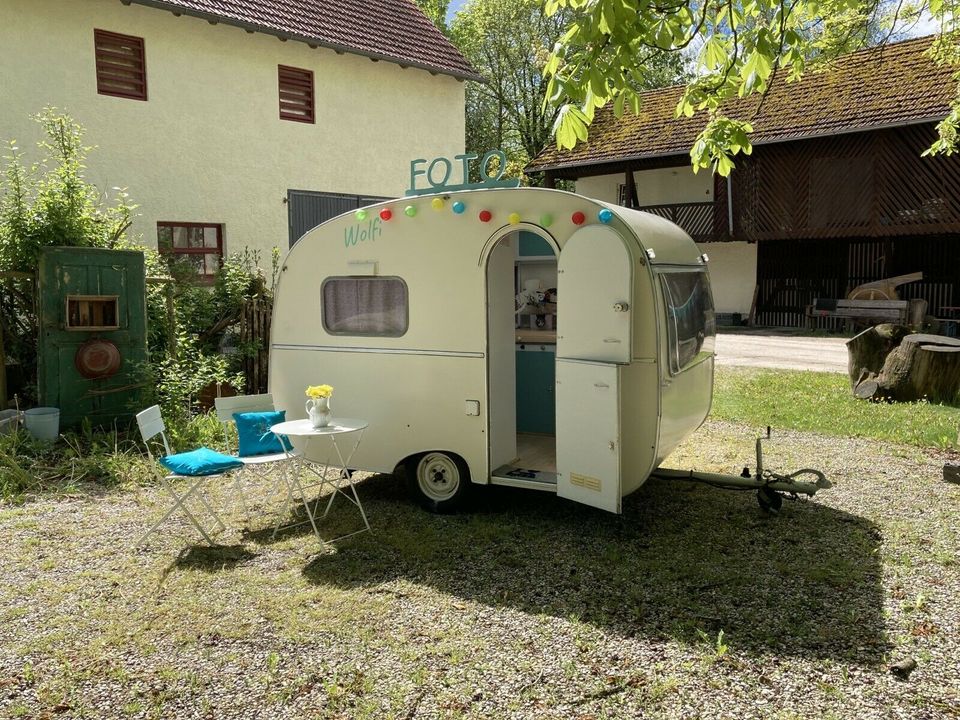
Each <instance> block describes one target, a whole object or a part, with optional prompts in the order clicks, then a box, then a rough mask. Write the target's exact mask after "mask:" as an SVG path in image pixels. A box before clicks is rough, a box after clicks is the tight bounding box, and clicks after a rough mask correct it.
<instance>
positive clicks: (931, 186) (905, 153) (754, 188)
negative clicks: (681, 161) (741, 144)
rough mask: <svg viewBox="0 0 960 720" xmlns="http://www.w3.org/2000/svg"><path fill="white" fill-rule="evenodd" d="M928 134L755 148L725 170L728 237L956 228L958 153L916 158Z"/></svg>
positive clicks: (914, 130)
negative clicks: (730, 219) (729, 200)
mask: <svg viewBox="0 0 960 720" xmlns="http://www.w3.org/2000/svg"><path fill="white" fill-rule="evenodd" d="M934 137H935V130H934V127H933V125H926V124H925V125H912V126H907V127H900V128H895V129H891V130H879V131H874V132H865V133H853V134H847V135H837V136H832V137H826V138H817V139H812V140H803V141H797V142H785V143H775V144H772V145H762V146H759V147H757V148H755V150H754V153H753V155H752V156H749V157H744V158H742V159H738V160H737V165H738V167H737V170H735V171H734V173H733V175H732V181H733V206H734V210H735V212H734V237H735V239H737V240H751V241H752V240H759V241H762V240H786V239H798V240H799V239H816V238H871V237H876V238H879V237H896V236H916V235H926V234H929V235H942V234H946V233H960V155H954V156H951V157H935V158H931V157H927V158H924V157H921V154H922V152H923V151H924V150H925V149H926V148H927V147H929V146H930V143H931V142H933V139H934ZM717 199H718V200H720V198H719V196H718V198H717Z"/></svg>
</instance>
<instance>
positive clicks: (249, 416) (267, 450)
mask: <svg viewBox="0 0 960 720" xmlns="http://www.w3.org/2000/svg"><path fill="white" fill-rule="evenodd" d="M286 419H287V412H286V410H270V411H268V412H246V413H234V414H233V421H234V422H235V423H237V438H238V440H239V441H240V442H239V444H240V452H239V453H238V454H239V455H240V457H250V456H251V455H269V454H272V453H282V452H283V451H284V450H289V449H290V441H289V440H287V438H286V437H284V438H283V443H282V444H281V442H280V438H279V437H278V436H277V435H274V434H273V433H272V432H270V426H271V425H277V424H279V423H282V422H283V421H284V420H286ZM284 446H286V447H284Z"/></svg>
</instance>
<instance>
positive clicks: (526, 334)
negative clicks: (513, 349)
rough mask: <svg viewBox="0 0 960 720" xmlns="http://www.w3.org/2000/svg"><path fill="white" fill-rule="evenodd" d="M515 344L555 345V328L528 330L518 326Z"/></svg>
mask: <svg viewBox="0 0 960 720" xmlns="http://www.w3.org/2000/svg"><path fill="white" fill-rule="evenodd" d="M516 339H517V344H518V345H520V344H531V345H556V344H557V331H556V330H529V329H524V328H518V329H517V331H516Z"/></svg>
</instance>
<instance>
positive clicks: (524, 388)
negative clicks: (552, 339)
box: [517, 344, 556, 435]
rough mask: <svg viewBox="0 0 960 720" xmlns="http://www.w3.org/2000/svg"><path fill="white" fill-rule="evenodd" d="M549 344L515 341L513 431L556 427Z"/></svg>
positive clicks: (551, 430)
mask: <svg viewBox="0 0 960 720" xmlns="http://www.w3.org/2000/svg"><path fill="white" fill-rule="evenodd" d="M555 360H556V352H555V346H553V345H533V344H526V345H517V432H530V433H545V434H548V435H552V434H553V433H554V432H555V431H556V411H555V407H556V405H555V400H554V398H555V392H554V391H555V389H556V388H555V385H556V363H555Z"/></svg>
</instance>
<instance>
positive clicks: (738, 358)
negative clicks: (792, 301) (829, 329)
mask: <svg viewBox="0 0 960 720" xmlns="http://www.w3.org/2000/svg"><path fill="white" fill-rule="evenodd" d="M846 342H847V338H844V337H798V336H795V335H786V334H780V333H776V332H773V331H769V330H758V331H755V332H721V333H720V334H719V335H717V360H716V361H717V365H739V366H742V367H760V368H784V369H786V370H815V371H817V372H837V373H845V372H847V346H846Z"/></svg>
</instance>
